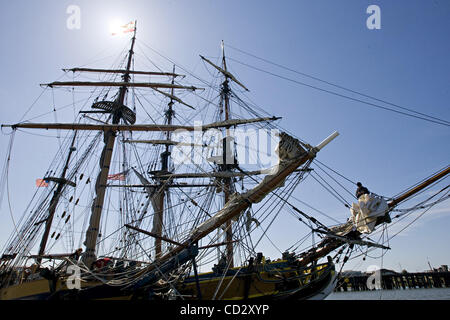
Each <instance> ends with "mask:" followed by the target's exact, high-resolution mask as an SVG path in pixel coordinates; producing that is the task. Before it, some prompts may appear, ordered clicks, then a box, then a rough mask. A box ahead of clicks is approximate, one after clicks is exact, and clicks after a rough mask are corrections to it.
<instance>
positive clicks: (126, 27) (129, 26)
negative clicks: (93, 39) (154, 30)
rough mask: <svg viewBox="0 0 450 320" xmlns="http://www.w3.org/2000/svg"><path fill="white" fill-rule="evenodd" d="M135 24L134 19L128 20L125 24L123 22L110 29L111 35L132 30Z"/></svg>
mask: <svg viewBox="0 0 450 320" xmlns="http://www.w3.org/2000/svg"><path fill="white" fill-rule="evenodd" d="M135 28H136V26H135V23H134V21H131V22H128V23H127V24H124V25H122V26H119V27H117V28H116V30H114V31H112V32H111V34H112V35H113V36H115V35H118V34H123V33H128V32H134V30H135Z"/></svg>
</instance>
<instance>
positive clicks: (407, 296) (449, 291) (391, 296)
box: [326, 288, 450, 300]
mask: <svg viewBox="0 0 450 320" xmlns="http://www.w3.org/2000/svg"><path fill="white" fill-rule="evenodd" d="M326 300H450V288H431V289H407V290H374V291H355V292H333V293H332V294H330V295H329V296H328V297H327V299H326Z"/></svg>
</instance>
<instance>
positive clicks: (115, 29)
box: [109, 19, 125, 35]
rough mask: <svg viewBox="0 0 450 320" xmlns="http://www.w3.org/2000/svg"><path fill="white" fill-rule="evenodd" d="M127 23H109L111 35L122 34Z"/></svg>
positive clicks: (115, 21)
mask: <svg viewBox="0 0 450 320" xmlns="http://www.w3.org/2000/svg"><path fill="white" fill-rule="evenodd" d="M124 24H125V23H124V22H123V21H121V20H118V19H114V20H111V21H110V22H109V33H110V34H112V35H116V34H121V31H122V27H123V25H124Z"/></svg>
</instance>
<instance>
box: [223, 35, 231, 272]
mask: <svg viewBox="0 0 450 320" xmlns="http://www.w3.org/2000/svg"><path fill="white" fill-rule="evenodd" d="M222 65H223V70H225V72H227V62H226V60H225V48H224V43H223V41H222ZM224 75H225V81H224V82H223V83H222V91H221V94H222V98H223V102H224V109H225V110H224V111H225V121H228V120H229V119H230V88H229V82H228V76H227V73H224ZM225 132H226V135H225V140H224V143H223V165H222V169H223V171H229V170H230V169H231V166H232V165H233V164H230V163H227V161H229V159H230V157H228V155H229V154H228V153H230V152H232V149H231V150H228V149H227V148H228V142H229V136H230V130H229V129H228V128H226V129H225ZM231 157H232V159H233V162H234V154H231ZM224 186H225V188H224V205H226V204H227V202H228V201H229V200H230V194H231V191H232V190H231V188H232V179H231V178H225V179H224ZM225 242H226V243H227V246H226V257H227V262H228V265H229V267H230V268H233V267H234V259H233V253H234V252H233V251H234V250H233V249H234V248H233V226H232V221H231V220H229V221H227V222H226V223H225Z"/></svg>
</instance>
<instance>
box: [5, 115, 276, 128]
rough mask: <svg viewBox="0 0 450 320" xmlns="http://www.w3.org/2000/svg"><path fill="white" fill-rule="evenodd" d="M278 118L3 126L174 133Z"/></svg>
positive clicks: (10, 126) (6, 126) (11, 126)
mask: <svg viewBox="0 0 450 320" xmlns="http://www.w3.org/2000/svg"><path fill="white" fill-rule="evenodd" d="M279 119H280V118H278V117H267V118H255V119H233V120H229V121H220V122H214V123H210V124H206V125H203V126H198V127H196V126H181V125H164V124H134V125H127V124H81V123H26V122H24V123H17V124H12V125H7V124H3V125H2V126H1V127H2V128H3V127H5V128H13V129H15V128H24V129H56V130H86V131H89V130H90V131H98V130H102V131H176V130H187V131H194V130H202V131H206V130H208V129H215V128H226V127H231V126H235V125H241V124H249V123H255V122H264V121H275V120H279Z"/></svg>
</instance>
